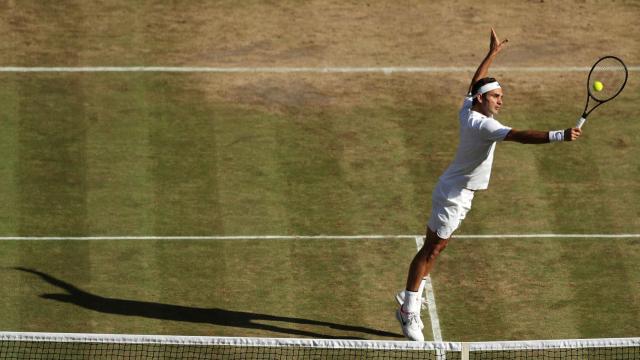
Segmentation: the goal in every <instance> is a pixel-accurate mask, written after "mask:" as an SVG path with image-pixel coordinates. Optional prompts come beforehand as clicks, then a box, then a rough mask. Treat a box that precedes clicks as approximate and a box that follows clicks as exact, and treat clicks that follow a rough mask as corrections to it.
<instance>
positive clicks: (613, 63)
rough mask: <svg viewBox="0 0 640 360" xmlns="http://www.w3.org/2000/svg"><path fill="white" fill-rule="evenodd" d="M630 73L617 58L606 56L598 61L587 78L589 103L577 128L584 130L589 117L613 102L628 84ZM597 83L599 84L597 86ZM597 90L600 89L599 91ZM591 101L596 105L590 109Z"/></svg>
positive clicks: (585, 106)
mask: <svg viewBox="0 0 640 360" xmlns="http://www.w3.org/2000/svg"><path fill="white" fill-rule="evenodd" d="M628 77H629V72H628V71H627V66H626V65H625V64H624V62H623V61H622V60H620V59H619V58H617V57H615V56H605V57H603V58H600V59H598V61H596V63H595V64H593V66H592V67H591V71H589V77H588V78H587V103H586V104H585V105H584V111H583V112H582V117H580V120H578V124H577V125H576V127H577V128H582V125H584V123H585V121H587V116H589V114H591V112H592V111H593V110H595V109H596V108H597V107H598V106H600V105H602V104H604V103H606V102H608V101H611V100H613V99H614V98H615V97H616V96H618V94H620V92H622V89H624V86H625V85H626V84H627V78H628ZM596 82H599V84H597V85H598V86H596ZM597 89H600V90H599V91H598V90H597ZM589 100H593V101H594V102H595V105H594V106H593V107H592V108H591V109H589Z"/></svg>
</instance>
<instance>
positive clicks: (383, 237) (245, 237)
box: [0, 234, 640, 241]
mask: <svg viewBox="0 0 640 360" xmlns="http://www.w3.org/2000/svg"><path fill="white" fill-rule="evenodd" d="M420 236H422V235H377V234H374V235H235V236H225V235H220V236H217V235H213V236H0V241H1V240H19V241H28V240H51V241H57V240H84V241H102V240H388V239H415V238H417V237H420ZM453 238H454V239H531V238H537V239H550V238H559V239H567V238H573V239H581V238H591V239H628V238H640V234H488V235H454V236H453Z"/></svg>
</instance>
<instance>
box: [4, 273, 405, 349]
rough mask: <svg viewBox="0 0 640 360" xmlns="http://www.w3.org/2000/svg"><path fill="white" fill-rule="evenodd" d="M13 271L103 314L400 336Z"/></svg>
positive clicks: (61, 298) (276, 329)
mask: <svg viewBox="0 0 640 360" xmlns="http://www.w3.org/2000/svg"><path fill="white" fill-rule="evenodd" d="M14 269H15V270H19V271H23V272H27V273H30V274H33V275H37V276H39V277H40V278H41V279H42V280H44V281H46V282H47V283H49V284H51V285H53V286H56V287H58V288H60V289H61V290H64V291H65V293H59V294H42V295H40V297H41V298H44V299H49V300H56V301H60V302H65V303H70V304H74V305H77V306H80V307H83V308H85V309H89V310H93V311H98V312H101V313H107V314H116V315H125V316H140V317H146V318H151V319H161V320H171V321H184V322H192V323H205V324H213V325H219V326H229V327H238V328H246V329H258V330H265V331H273V332H279V333H283V334H288V335H295V336H307V337H313V338H345V336H335V335H334V336H331V335H326V334H320V333H316V332H312V331H306V330H299V329H289V328H286V327H281V326H276V325H269V324H263V323H260V322H259V321H273V322H284V323H291V324H302V325H312V326H322V327H328V328H330V329H335V330H340V331H345V332H351V333H361V334H366V335H375V336H386V337H394V338H400V337H401V336H400V335H398V334H394V333H390V332H386V331H381V330H376V329H369V328H366V327H361V326H352V325H342V324H335V323H330V322H325V321H317V320H309V319H300V318H294V317H286V316H275V315H267V314H256V313H251V312H243V311H231V310H224V309H216V308H212V309H208V308H198V307H188V306H180V305H171V304H161V303H155V302H148V301H136V300H124V299H113V298H107V297H102V296H98V295H94V294H91V293H88V292H86V291H84V290H82V289H79V288H77V287H76V286H74V285H71V284H69V283H67V282H65V281H62V280H60V279H57V278H55V277H53V276H51V275H48V274H45V273H43V272H40V271H37V270H33V269H27V268H22V267H16V268H14ZM346 338H357V337H353V336H346Z"/></svg>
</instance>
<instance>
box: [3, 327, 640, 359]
mask: <svg viewBox="0 0 640 360" xmlns="http://www.w3.org/2000/svg"><path fill="white" fill-rule="evenodd" d="M0 359H127V360H129V359H136V360H137V359H433V360H446V359H448V360H456V359H461V360H471V359H616V360H617V359H640V338H618V339H588V340H548V341H507V342H471V343H462V342H410V341H373V340H321V339H276V338H240V337H195V336H149V335H114V334H69V333H16V332H0Z"/></svg>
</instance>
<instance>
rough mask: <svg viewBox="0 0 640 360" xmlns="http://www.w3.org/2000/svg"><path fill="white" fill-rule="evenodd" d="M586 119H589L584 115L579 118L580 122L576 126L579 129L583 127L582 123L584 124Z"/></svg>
mask: <svg viewBox="0 0 640 360" xmlns="http://www.w3.org/2000/svg"><path fill="white" fill-rule="evenodd" d="M585 121H587V119H586V118H585V117H584V116H583V117H581V118H580V120H578V123H577V124H576V127H577V128H578V129H582V125H584V123H585Z"/></svg>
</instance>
